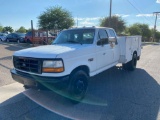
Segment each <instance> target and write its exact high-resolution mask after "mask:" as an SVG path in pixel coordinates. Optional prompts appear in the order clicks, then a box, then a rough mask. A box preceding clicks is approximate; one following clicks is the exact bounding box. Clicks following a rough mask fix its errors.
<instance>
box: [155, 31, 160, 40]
mask: <svg viewBox="0 0 160 120" xmlns="http://www.w3.org/2000/svg"><path fill="white" fill-rule="evenodd" d="M155 38H156V41H157V42H160V32H159V31H156V33H155Z"/></svg>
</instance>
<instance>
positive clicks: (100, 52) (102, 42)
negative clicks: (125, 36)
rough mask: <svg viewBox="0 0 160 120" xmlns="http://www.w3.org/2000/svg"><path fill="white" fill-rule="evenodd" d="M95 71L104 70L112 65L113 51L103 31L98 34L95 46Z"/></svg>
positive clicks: (105, 32)
mask: <svg viewBox="0 0 160 120" xmlns="http://www.w3.org/2000/svg"><path fill="white" fill-rule="evenodd" d="M96 57H97V70H100V69H104V68H105V67H107V66H109V65H110V64H112V63H113V50H112V49H111V47H110V44H109V41H108V34H107V31H106V30H105V29H100V30H99V32H98V42H97V46H96Z"/></svg>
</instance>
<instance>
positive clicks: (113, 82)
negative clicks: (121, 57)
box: [2, 67, 160, 120]
mask: <svg viewBox="0 0 160 120" xmlns="http://www.w3.org/2000/svg"><path fill="white" fill-rule="evenodd" d="M55 91H56V90H55ZM56 93H58V92H57V91H56ZM23 94H24V95H25V96H26V97H27V98H29V99H31V100H32V101H34V102H35V104H36V103H37V104H38V105H40V106H42V107H43V108H46V109H47V110H49V111H51V112H52V113H54V114H55V113H56V114H58V115H60V116H63V117H65V118H66V119H67V118H70V119H87V120H135V119H136V120H156V119H157V118H159V117H160V116H158V114H159V107H160V86H159V84H158V83H157V81H156V80H155V79H154V78H153V77H152V76H150V75H149V74H148V73H147V72H146V71H145V70H143V69H136V70H135V71H134V72H128V71H124V70H122V68H121V67H113V68H111V69H109V70H107V71H105V72H103V73H101V74H99V75H96V76H95V77H93V78H91V80H90V82H89V89H88V92H87V95H86V97H85V99H84V101H82V103H79V104H76V105H73V104H71V103H70V102H69V101H68V100H66V99H64V97H62V96H61V92H59V94H55V93H54V92H52V91H37V90H33V89H29V90H27V91H25V92H23ZM15 97H16V96H15ZM8 101H12V98H11V99H9V100H7V101H5V102H4V103H2V105H3V104H5V103H6V102H8ZM15 107H18V104H17V106H15ZM15 109H16V108H15ZM35 115H37V116H38V114H35ZM24 116H25V115H24ZM21 117H22V116H21ZM30 119H32V118H31V117H30Z"/></svg>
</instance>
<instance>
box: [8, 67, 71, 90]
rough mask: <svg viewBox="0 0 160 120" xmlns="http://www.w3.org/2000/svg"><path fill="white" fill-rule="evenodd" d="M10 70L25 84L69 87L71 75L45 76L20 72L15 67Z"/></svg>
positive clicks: (15, 78)
mask: <svg viewBox="0 0 160 120" xmlns="http://www.w3.org/2000/svg"><path fill="white" fill-rule="evenodd" d="M10 72H11V75H12V78H13V79H14V80H15V81H17V82H19V83H21V84H23V85H24V86H30V87H39V86H51V85H54V86H56V85H57V86H58V87H59V86H60V87H67V86H68V84H69V75H67V76H63V77H43V76H38V75H32V74H28V73H24V72H20V71H17V70H15V69H12V70H11V71H10ZM66 85H67V86H66Z"/></svg>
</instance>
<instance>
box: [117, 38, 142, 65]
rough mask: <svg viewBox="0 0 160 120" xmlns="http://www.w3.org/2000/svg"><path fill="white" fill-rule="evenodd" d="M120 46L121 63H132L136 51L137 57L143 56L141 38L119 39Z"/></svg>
mask: <svg viewBox="0 0 160 120" xmlns="http://www.w3.org/2000/svg"><path fill="white" fill-rule="evenodd" d="M118 44H119V47H120V59H119V62H120V63H127V62H129V61H131V60H132V56H133V52H134V51H137V53H136V54H137V56H140V54H141V36H123V37H118Z"/></svg>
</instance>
